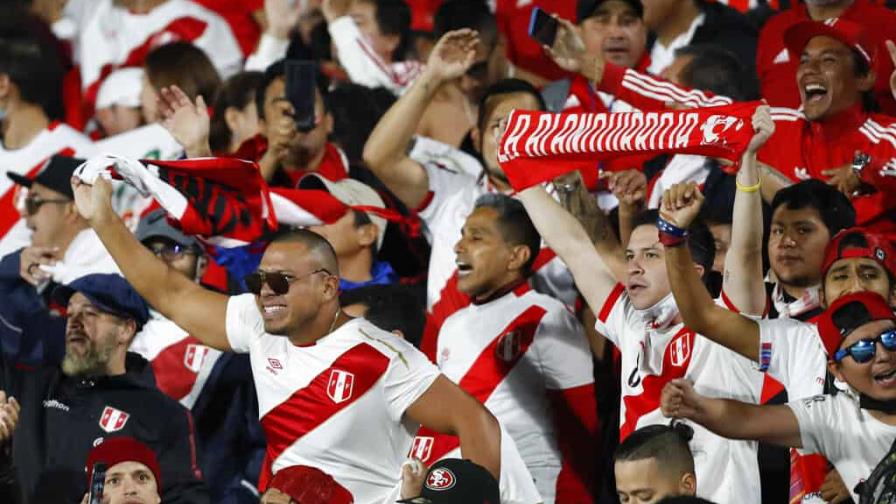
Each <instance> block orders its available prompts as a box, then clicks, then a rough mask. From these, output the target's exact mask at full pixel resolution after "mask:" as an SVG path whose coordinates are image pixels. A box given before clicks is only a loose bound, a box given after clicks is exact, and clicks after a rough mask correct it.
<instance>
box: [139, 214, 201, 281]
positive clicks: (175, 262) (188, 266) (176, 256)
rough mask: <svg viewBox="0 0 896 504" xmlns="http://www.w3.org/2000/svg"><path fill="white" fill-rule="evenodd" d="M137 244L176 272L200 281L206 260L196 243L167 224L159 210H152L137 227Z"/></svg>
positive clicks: (194, 239) (197, 242) (196, 241)
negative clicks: (141, 245) (138, 242)
mask: <svg viewBox="0 0 896 504" xmlns="http://www.w3.org/2000/svg"><path fill="white" fill-rule="evenodd" d="M134 234H135V235H136V237H137V239H138V240H140V243H142V244H143V246H145V247H146V248H148V249H149V250H151V251H152V253H153V254H155V255H156V257H158V258H159V259H161V260H163V261H165V263H166V264H168V266H171V268H172V269H174V270H175V271H177V272H179V273H181V274H183V275H184V276H185V277H187V278H189V279H191V280H193V281H195V282H199V279H200V278H202V275H203V274H205V269H206V265H207V264H208V259H207V258H206V257H205V253H204V252H203V249H202V245H201V244H200V243H199V241H198V240H197V239H196V238H194V237H192V236H187V235H185V234H184V233H182V232H181V231H180V230H179V229H177V228H175V227H174V226H172V225H170V224H169V223H168V221H167V219H166V217H165V211H164V210H162V209H157V210H153V211H152V212H150V213H149V214H147V215H146V216H144V217H143V218H142V219H140V223H139V224H138V225H137V231H136V232H135V233H134Z"/></svg>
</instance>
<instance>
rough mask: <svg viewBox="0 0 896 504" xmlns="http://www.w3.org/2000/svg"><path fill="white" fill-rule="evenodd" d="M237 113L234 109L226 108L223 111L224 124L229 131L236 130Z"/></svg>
mask: <svg viewBox="0 0 896 504" xmlns="http://www.w3.org/2000/svg"><path fill="white" fill-rule="evenodd" d="M239 113H240V111H239V110H237V108H236V107H227V109H226V110H224V122H225V123H227V129H229V130H230V131H233V130H235V129H236V121H237V119H236V118H237V115H238V114H239ZM259 121H260V120H259Z"/></svg>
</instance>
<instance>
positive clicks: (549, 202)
mask: <svg viewBox="0 0 896 504" xmlns="http://www.w3.org/2000/svg"><path fill="white" fill-rule="evenodd" d="M518 197H519V199H520V201H522V202H523V205H524V206H525V207H526V212H528V213H529V217H530V218H531V219H532V223H533V224H535V228H536V229H538V232H539V233H540V234H541V237H542V238H544V241H546V242H547V244H548V246H549V247H551V249H553V250H554V252H556V253H557V255H558V256H560V259H563V262H564V263H566V266H567V267H569V270H570V271H571V272H572V276H573V278H574V279H575V281H576V286H577V287H578V288H579V292H581V293H582V296H583V297H584V298H585V301H586V302H587V303H588V306H590V307H591V309H592V310H594V312H595V313H600V311H601V308H603V305H604V301H605V300H606V299H607V297H608V296H609V295H610V293H611V292H612V291H613V287H614V286H615V285H616V280H615V279H614V277H613V275H612V273H611V272H610V270H609V268H607V266H606V263H605V262H604V260H603V259H602V258H601V255H600V254H599V253H598V251H597V249H596V248H595V247H594V246H592V245H590V244H591V239H590V238H589V236H588V233H587V232H586V231H585V228H583V227H582V224H581V223H579V221H577V220H576V219H575V217H573V216H572V215H571V214H570V213H569V212H567V211H566V210H564V209H563V207H561V206H560V204H559V203H557V202H556V201H554V198H552V197H551V195H549V194H548V193H547V192H546V191H545V190H544V188H543V187H541V186H535V187H530V188H529V189H526V190H525V191H522V192H520V193H519V195H518Z"/></svg>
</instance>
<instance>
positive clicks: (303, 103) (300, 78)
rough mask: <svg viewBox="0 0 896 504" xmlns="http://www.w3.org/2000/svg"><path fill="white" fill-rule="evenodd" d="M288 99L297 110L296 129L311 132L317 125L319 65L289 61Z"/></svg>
mask: <svg viewBox="0 0 896 504" xmlns="http://www.w3.org/2000/svg"><path fill="white" fill-rule="evenodd" d="M285 74H286V99H287V100H289V103H291V104H292V107H293V109H294V110H295V115H294V116H293V118H294V119H295V121H296V129H298V130H299V131H311V130H312V129H314V126H315V124H316V118H315V115H314V95H315V93H317V63H315V62H313V61H296V60H288V61H286V65H285Z"/></svg>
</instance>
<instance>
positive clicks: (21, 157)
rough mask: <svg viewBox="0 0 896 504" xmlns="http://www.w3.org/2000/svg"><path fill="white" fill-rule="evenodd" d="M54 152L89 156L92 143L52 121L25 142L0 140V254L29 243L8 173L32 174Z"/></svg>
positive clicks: (29, 236)
mask: <svg viewBox="0 0 896 504" xmlns="http://www.w3.org/2000/svg"><path fill="white" fill-rule="evenodd" d="M53 154H62V155H66V156H75V157H88V156H90V155H92V154H93V144H92V143H91V142H90V139H89V138H87V137H86V136H84V135H82V134H81V133H78V132H77V131H75V130H74V129H73V128H71V127H70V126H68V125H66V124H62V123H60V122H58V121H57V122H53V123H52V124H50V125H49V126H48V127H47V129H45V130H43V131H41V132H40V133H38V135H37V136H36V137H34V139H33V140H31V142H29V143H28V145H26V146H24V147H22V148H20V149H14V150H10V149H7V148H6V147H5V146H4V145H3V143H2V141H0V257H3V256H5V255H7V254H9V253H10V252H15V251H16V250H18V249H20V248H22V247H27V246H28V245H29V244H31V231H30V230H29V229H28V228H27V227H25V219H20V218H19V212H18V210H17V209H16V207H15V204H16V199H17V198H16V197H15V192H16V190H17V188H18V187H19V186H18V185H17V184H15V183H14V182H13V181H12V180H10V178H9V177H7V176H6V174H7V173H16V174H19V175H24V176H34V175H36V174H37V172H38V171H40V169H41V168H42V167H43V165H44V163H45V162H46V161H47V159H49V158H50V156H52V155H53Z"/></svg>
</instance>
